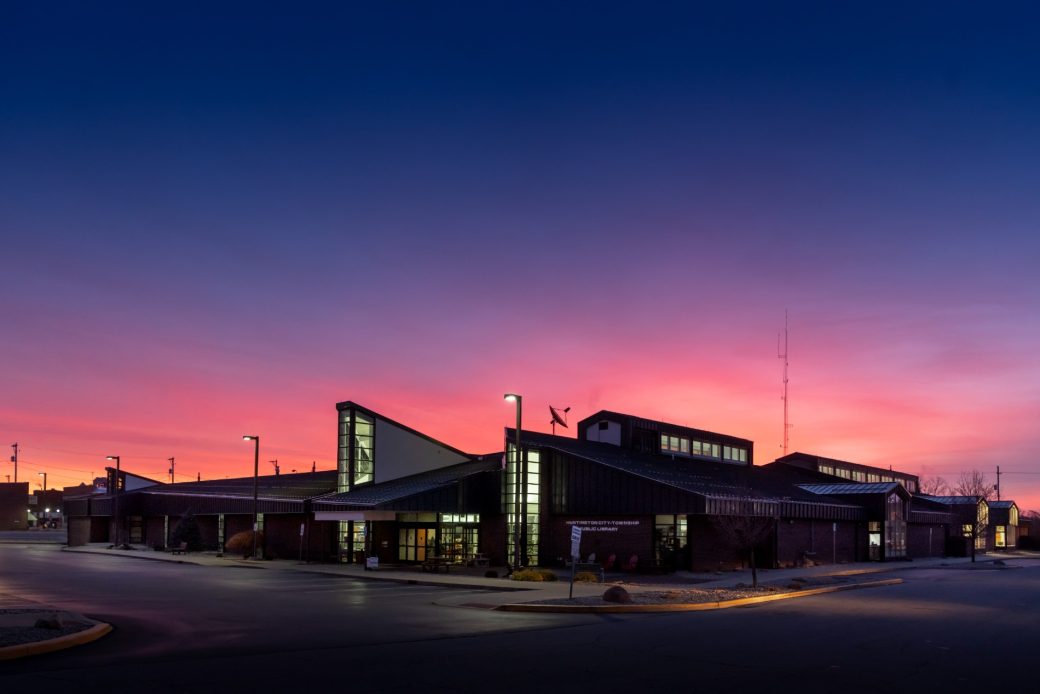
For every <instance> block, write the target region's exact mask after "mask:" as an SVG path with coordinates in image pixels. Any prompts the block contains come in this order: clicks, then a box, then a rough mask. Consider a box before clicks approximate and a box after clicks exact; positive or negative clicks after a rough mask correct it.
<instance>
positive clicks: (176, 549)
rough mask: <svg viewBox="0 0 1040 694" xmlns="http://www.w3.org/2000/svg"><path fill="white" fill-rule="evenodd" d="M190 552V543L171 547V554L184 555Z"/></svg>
mask: <svg viewBox="0 0 1040 694" xmlns="http://www.w3.org/2000/svg"><path fill="white" fill-rule="evenodd" d="M187 551H188V543H187V542H182V543H180V545H178V546H177V547H170V554H184V553H185V552H187Z"/></svg>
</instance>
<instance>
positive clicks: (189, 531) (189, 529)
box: [170, 514, 202, 552]
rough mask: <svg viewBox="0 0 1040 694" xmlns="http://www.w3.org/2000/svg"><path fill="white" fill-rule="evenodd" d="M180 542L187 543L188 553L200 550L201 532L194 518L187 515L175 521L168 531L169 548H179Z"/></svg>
mask: <svg viewBox="0 0 1040 694" xmlns="http://www.w3.org/2000/svg"><path fill="white" fill-rule="evenodd" d="M182 542H187V543H188V551H189V552H198V551H200V550H201V549H202V531H201V530H199V524H198V522H197V521H196V520H195V516H193V515H191V514H188V515H186V516H184V517H183V518H181V519H180V520H179V521H177V525H175V526H173V530H171V531H170V546H171V547H180V544H181V543H182Z"/></svg>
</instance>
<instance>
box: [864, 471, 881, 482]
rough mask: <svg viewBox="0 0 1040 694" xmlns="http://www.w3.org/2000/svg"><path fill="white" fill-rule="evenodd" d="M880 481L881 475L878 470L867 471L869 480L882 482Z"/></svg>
mask: <svg viewBox="0 0 1040 694" xmlns="http://www.w3.org/2000/svg"><path fill="white" fill-rule="evenodd" d="M880 481H881V476H880V475H878V474H877V473H876V472H868V473H867V482H880Z"/></svg>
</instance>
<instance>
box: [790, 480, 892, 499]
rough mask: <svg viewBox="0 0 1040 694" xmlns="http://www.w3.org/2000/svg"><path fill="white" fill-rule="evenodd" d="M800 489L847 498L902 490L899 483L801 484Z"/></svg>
mask: <svg viewBox="0 0 1040 694" xmlns="http://www.w3.org/2000/svg"><path fill="white" fill-rule="evenodd" d="M798 486H799V487H801V488H802V489H804V490H805V491H807V492H812V493H813V494H825V495H827V496H845V495H847V494H854V495H857V494H888V493H889V492H891V491H893V490H895V489H902V488H903V485H901V484H899V483H898V482H849V483H839V484H799V485H798Z"/></svg>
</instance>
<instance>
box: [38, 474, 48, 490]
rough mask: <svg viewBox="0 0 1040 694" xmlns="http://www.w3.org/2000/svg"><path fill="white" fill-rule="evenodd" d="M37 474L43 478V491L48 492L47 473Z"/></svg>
mask: <svg viewBox="0 0 1040 694" xmlns="http://www.w3.org/2000/svg"><path fill="white" fill-rule="evenodd" d="M36 474H37V475H39V476H40V477H42V478H43V491H47V473H46V472H37V473H36Z"/></svg>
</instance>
